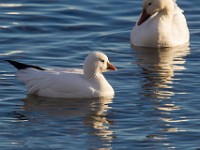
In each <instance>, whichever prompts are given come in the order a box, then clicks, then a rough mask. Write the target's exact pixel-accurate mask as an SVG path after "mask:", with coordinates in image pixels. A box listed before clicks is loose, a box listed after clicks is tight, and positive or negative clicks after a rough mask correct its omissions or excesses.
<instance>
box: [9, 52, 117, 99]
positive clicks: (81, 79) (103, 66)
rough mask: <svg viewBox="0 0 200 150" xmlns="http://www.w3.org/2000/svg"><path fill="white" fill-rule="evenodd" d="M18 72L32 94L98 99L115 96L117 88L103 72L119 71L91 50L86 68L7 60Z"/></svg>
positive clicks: (106, 59)
mask: <svg viewBox="0 0 200 150" xmlns="http://www.w3.org/2000/svg"><path fill="white" fill-rule="evenodd" d="M7 61H8V62H9V63H11V64H12V65H13V66H15V67H16V68H17V69H18V71H17V73H16V76H17V79H19V80H20V81H22V82H23V83H24V84H25V85H26V87H27V90H28V94H29V95H37V96H42V97H51V98H99V97H113V96H114V90H113V88H112V86H111V85H110V84H109V83H108V82H107V80H106V79H105V77H104V76H103V74H102V72H105V71H107V70H116V67H114V66H113V65H112V64H111V63H110V62H109V60H108V57H107V56H106V55H105V54H103V53H101V52H92V53H90V54H89V55H88V56H87V57H86V59H85V62H84V67H83V70H81V69H74V70H73V69H69V70H66V69H64V70H59V71H58V70H49V69H43V68H41V67H37V66H32V65H26V64H22V63H18V62H15V61H11V60H7Z"/></svg>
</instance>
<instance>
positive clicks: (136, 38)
mask: <svg viewBox="0 0 200 150" xmlns="http://www.w3.org/2000/svg"><path fill="white" fill-rule="evenodd" d="M130 38H131V44H133V45H135V46H140V47H174V46H179V45H183V44H185V43H188V42H189V30H188V26H187V22H186V19H185V16H184V15H183V10H181V9H180V8H179V7H178V6H177V4H176V0H143V5H142V14H141V16H140V19H139V20H138V21H137V23H136V25H135V26H134V27H133V29H132V31H131V37H130Z"/></svg>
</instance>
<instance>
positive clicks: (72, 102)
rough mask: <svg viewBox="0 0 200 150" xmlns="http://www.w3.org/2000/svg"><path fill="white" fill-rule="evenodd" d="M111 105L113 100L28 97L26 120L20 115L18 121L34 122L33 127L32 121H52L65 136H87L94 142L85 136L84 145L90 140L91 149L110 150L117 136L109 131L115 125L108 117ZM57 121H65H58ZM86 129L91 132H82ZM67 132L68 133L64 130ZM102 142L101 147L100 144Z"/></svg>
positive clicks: (26, 100) (25, 102) (25, 101)
mask: <svg viewBox="0 0 200 150" xmlns="http://www.w3.org/2000/svg"><path fill="white" fill-rule="evenodd" d="M110 103H112V99H105V98H104V99H67V100H66V99H49V98H41V97H27V98H26V99H24V106H23V111H24V112H23V117H22V115H18V116H21V117H18V118H22V119H24V120H26V121H28V122H31V124H32V122H33V124H34V123H36V124H37V123H40V122H43V121H45V122H46V121H47V122H51V123H52V122H53V124H55V125H56V124H57V126H59V127H58V128H59V130H62V131H58V132H62V133H63V134H70V136H71V135H76V136H79V134H80V136H84V134H88V135H89V137H91V139H88V137H87V136H86V137H87V138H86V141H85V142H88V141H90V143H91V144H90V146H91V148H104V149H110V148H111V142H112V139H113V136H114V135H113V131H112V130H111V129H110V126H111V125H112V123H113V122H112V121H111V120H109V119H108V118H107V115H108V114H107V112H108V110H109V109H111V107H109V104H110ZM26 114H27V115H26ZM25 118H26V119H25ZM57 119H58V120H59V119H61V120H62V121H57ZM77 119H78V120H77ZM80 122H82V123H80ZM47 124H48V123H47ZM33 126H34V125H33ZM49 126H51V125H49ZM83 126H84V127H83ZM85 127H86V129H87V127H88V128H89V132H88V129H87V130H85V131H83V130H84V129H85ZM50 128H51V127H50ZM66 129H67V130H68V131H63V130H66ZM50 130H55V131H54V132H56V131H57V130H58V129H55V128H53V129H52V128H51V129H50ZM74 132H76V133H74ZM78 132H80V133H78ZM82 132H83V133H82ZM44 134H45V133H44ZM63 136H65V135H63ZM67 136H68V135H67ZM87 140H88V141H87ZM93 140H94V141H93ZM99 143H101V144H102V145H101V144H100V145H98V144H99Z"/></svg>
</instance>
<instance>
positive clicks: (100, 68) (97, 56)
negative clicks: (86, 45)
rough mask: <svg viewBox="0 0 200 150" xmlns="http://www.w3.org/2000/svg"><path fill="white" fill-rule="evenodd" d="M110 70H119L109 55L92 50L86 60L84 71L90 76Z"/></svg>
mask: <svg viewBox="0 0 200 150" xmlns="http://www.w3.org/2000/svg"><path fill="white" fill-rule="evenodd" d="M108 70H117V68H116V67H115V66H114V65H112V64H111V63H110V62H109V60H108V57H107V56H106V55H105V54H104V53H102V52H91V53H90V54H89V55H88V56H87V57H86V59H85V61H84V65H83V71H84V75H85V76H86V77H88V78H90V77H93V76H96V75H98V74H101V73H103V72H105V71H108Z"/></svg>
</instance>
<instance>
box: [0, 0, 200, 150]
mask: <svg viewBox="0 0 200 150" xmlns="http://www.w3.org/2000/svg"><path fill="white" fill-rule="evenodd" d="M178 4H179V5H180V7H181V8H182V9H184V11H185V16H186V18H187V22H188V26H189V29H190V33H191V41H190V45H189V46H183V47H179V48H176V49H163V50H155V49H151V52H150V51H149V50H150V49H138V48H134V47H131V45H130V43H129V34H130V31H131V29H132V27H133V25H134V24H135V21H136V19H137V16H138V15H139V13H140V11H141V1H140V0H126V1H122V0H106V1H105V0H103V1H97V0H84V1H81V0H68V1H67V0H28V1H25V0H9V1H8V0H1V2H0V20H1V21H0V61H1V62H0V119H1V121H0V149H4V150H5V149H13V150H26V149H40V150H50V149H52V150H53V149H90V150H93V149H99V150H100V149H130V150H132V149H135V150H166V149H177V150H179V149H180V150H183V149H184V150H185V149H187V150H197V149H200V111H199V109H200V102H199V96H200V95H199V91H200V88H199V83H200V73H199V72H200V67H199V57H200V44H199V37H200V29H199V27H200V21H199V20H200V15H199V14H200V9H199V5H200V1H199V0H193V1H187V0H178ZM97 50H98V51H102V52H104V53H106V54H107V55H108V57H109V59H110V61H111V62H112V63H113V64H114V65H115V66H117V67H118V71H116V72H108V73H105V76H106V78H107V80H108V81H109V82H110V84H111V85H112V86H113V88H114V89H115V92H116V95H115V97H114V98H113V99H98V100H97V99H96V100H95V99H94V100H84V101H83V100H58V99H48V98H31V97H27V95H26V88H25V87H24V85H23V84H22V83H21V82H19V81H17V80H16V79H15V76H14V73H15V71H16V70H15V69H14V68H13V67H12V66H10V65H9V64H8V63H6V62H4V61H3V60H5V59H12V60H16V61H20V62H24V63H28V64H34V65H39V66H41V67H72V68H74V67H76V68H81V67H82V64H83V60H84V58H85V57H86V55H87V54H88V53H89V52H91V51H97Z"/></svg>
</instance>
